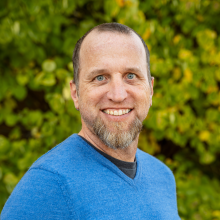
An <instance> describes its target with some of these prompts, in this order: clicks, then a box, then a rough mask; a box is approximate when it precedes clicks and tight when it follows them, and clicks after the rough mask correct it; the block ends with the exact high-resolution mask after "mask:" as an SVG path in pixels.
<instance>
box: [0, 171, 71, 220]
mask: <svg viewBox="0 0 220 220" xmlns="http://www.w3.org/2000/svg"><path fill="white" fill-rule="evenodd" d="M65 194H67V193H65V192H63V188H62V186H61V184H60V182H59V176H58V175H57V174H54V173H51V172H48V171H46V170H41V169H31V170H29V171H28V172H27V173H26V174H25V175H24V177H23V178H22V179H21V181H20V182H19V183H18V184H17V186H16V187H15V189H14V191H13V192H12V194H11V196H10V197H9V199H8V201H7V202H6V204H5V206H4V208H3V211H2V213H1V218H0V219H1V220H6V219H7V220H12V219H13V220H26V219H28V220H30V219H32V220H35V219H41V220H44V219H47V220H48V219H53V220H56V219H59V220H61V219H65V220H66V219H73V218H72V217H71V214H70V211H69V207H68V201H67V197H66V196H65Z"/></svg>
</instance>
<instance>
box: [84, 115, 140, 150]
mask: <svg viewBox="0 0 220 220" xmlns="http://www.w3.org/2000/svg"><path fill="white" fill-rule="evenodd" d="M81 116H82V118H83V120H84V122H85V123H86V124H87V125H89V126H88V127H89V128H90V130H91V131H92V132H93V133H94V134H95V135H96V136H98V137H99V139H100V140H101V141H102V142H103V143H104V144H105V145H106V146H108V147H109V148H111V149H114V150H115V149H125V148H127V147H128V146H129V145H130V144H131V143H132V142H133V141H134V140H135V139H136V137H137V136H138V134H139V133H140V132H141V130H142V127H143V125H142V122H141V121H140V120H139V119H138V118H137V117H135V119H134V120H133V121H132V122H131V123H130V124H128V122H108V124H106V123H105V122H104V121H103V120H102V119H101V118H100V117H96V118H95V119H94V120H89V119H88V118H87V117H83V115H82V114H81ZM110 127H111V128H113V130H110V129H109V128H110Z"/></svg>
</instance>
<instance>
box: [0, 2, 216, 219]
mask: <svg viewBox="0 0 220 220" xmlns="http://www.w3.org/2000/svg"><path fill="white" fill-rule="evenodd" d="M112 21H114V22H119V23H122V24H126V25H128V26H130V27H131V28H133V29H134V30H136V31H137V32H138V33H139V34H140V35H141V36H142V38H143V39H144V40H145V41H146V43H147V45H148V46H149V49H150V52H151V73H152V76H154V77H155V87H154V91H155V93H154V97H153V106H152V108H151V110H150V112H149V116H148V118H147V120H145V121H144V130H143V132H142V133H141V135H140V141H139V147H140V148H141V149H143V150H144V151H146V152H148V153H150V154H152V155H155V156H156V157H158V158H159V159H161V160H162V161H163V162H164V163H166V164H167V165H168V166H169V167H170V168H171V169H172V170H173V172H174V175H175V178H176V184H177V196H178V209H179V215H180V216H181V218H182V219H183V220H184V219H185V220H189V219H190V220H191V219H192V220H200V219H202V220H210V219H213V220H217V219H220V179H219V176H220V172H219V170H220V169H219V167H220V90H219V87H220V24H219V22H220V1H219V0H210V1H209V0H157V1H154V0H124V1H123V0H105V1H104V0H96V1H92V0H59V1H58V0H38V1H34V0H33V1H30V0H17V1H12V0H1V1H0V210H1V209H2V207H3V205H4V203H5V202H6V200H7V198H8V196H9V195H10V193H11V192H12V190H13V188H14V187H15V185H16V184H17V183H18V181H19V180H20V178H21V177H22V176H23V175H24V173H25V172H26V171H27V169H28V168H29V167H30V165H31V164H32V163H33V162H34V161H35V160H36V159H37V158H38V157H40V156H41V155H42V154H43V153H45V152H47V151H48V150H49V149H51V148H52V147H54V146H55V145H56V144H58V143H59V142H61V141H62V140H64V139H65V138H66V137H68V136H69V135H71V134H72V133H75V132H78V131H79V130H80V128H81V125H80V115H79V113H78V112H77V111H76V110H75V108H74V105H73V102H72V100H71V97H70V92H69V81H70V80H71V79H72V75H73V69H72V63H71V56H72V52H73V49H74V46H75V43H76V41H77V40H78V39H79V38H80V37H81V36H82V35H83V34H84V33H85V32H86V31H88V30H89V29H90V28H92V27H93V26H95V25H98V24H100V23H104V22H112ZM131 52H132V51H131Z"/></svg>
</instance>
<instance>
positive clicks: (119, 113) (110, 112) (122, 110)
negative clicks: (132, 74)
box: [103, 109, 132, 116]
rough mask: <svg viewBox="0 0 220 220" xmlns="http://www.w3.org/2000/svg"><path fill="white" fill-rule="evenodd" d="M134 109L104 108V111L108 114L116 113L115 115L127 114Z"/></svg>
mask: <svg viewBox="0 0 220 220" xmlns="http://www.w3.org/2000/svg"><path fill="white" fill-rule="evenodd" d="M131 110H132V109H119V110H108V109H106V110H103V112H105V113H106V114H108V115H115V116H118V115H125V114H127V113H129V112H130V111H131Z"/></svg>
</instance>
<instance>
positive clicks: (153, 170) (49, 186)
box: [1, 134, 180, 220]
mask: <svg viewBox="0 0 220 220" xmlns="http://www.w3.org/2000/svg"><path fill="white" fill-rule="evenodd" d="M136 160H137V172H136V176H135V178H134V179H131V178H129V177H128V176H127V175H125V174H124V173H123V172H122V171H121V170H120V169H119V168H118V167H117V166H115V165H114V164H113V163H112V162H110V161H109V160H108V159H107V158H105V157H104V156H102V155H101V154H100V153H98V152H97V151H96V150H95V149H93V148H92V147H91V146H90V145H89V144H88V143H86V142H85V141H84V140H83V139H82V138H80V137H79V136H78V135H77V134H73V135H72V136H70V137H69V138H68V139H66V140H65V141H64V142H62V143H61V144H59V145H58V146H56V147H55V148H53V149H52V150H50V151H49V152H48V153H46V154H45V155H43V156H42V157H40V158H39V159H38V160H37V161H36V162H35V163H34V164H33V165H32V166H31V168H30V169H29V171H28V172H27V173H26V174H25V175H24V177H23V178H22V179H21V181H20V182H19V183H18V184H17V186H16V187H15V189H14V191H13V192H12V194H11V196H10V198H9V199H8V201H7V202H6V204H5V206H4V209H3V211H2V214H1V220H26V219H28V220H30V219H31V220H35V219H41V220H42V219H53V220H56V219H65V220H68V219H79V220H83V219H92V220H94V219H100V220H101V219H103V220H108V219H129V220H132V219H135V220H137V219H141V220H142V219H147V220H179V219H180V218H179V216H178V212H177V203H176V187H175V180H174V177H173V174H172V172H171V171H170V170H169V169H168V168H167V167H166V166H165V165H164V164H163V163H161V162H160V161H159V160H157V159H156V158H154V157H152V156H150V155H148V154H146V153H144V152H142V151H141V150H139V149H138V150H137V153H136Z"/></svg>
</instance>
